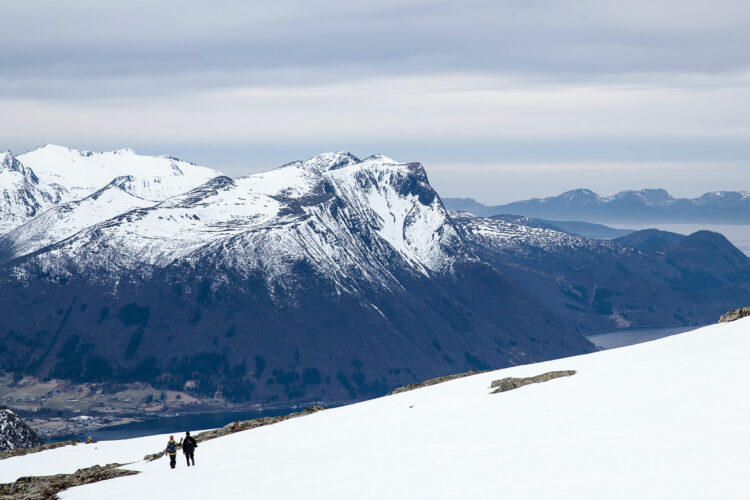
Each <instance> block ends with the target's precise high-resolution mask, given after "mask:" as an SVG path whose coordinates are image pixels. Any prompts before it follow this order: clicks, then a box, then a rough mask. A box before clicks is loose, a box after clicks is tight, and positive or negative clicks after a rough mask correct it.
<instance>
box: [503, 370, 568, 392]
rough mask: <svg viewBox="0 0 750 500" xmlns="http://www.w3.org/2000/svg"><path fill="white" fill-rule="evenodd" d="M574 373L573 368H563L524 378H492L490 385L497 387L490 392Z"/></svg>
mask: <svg viewBox="0 0 750 500" xmlns="http://www.w3.org/2000/svg"><path fill="white" fill-rule="evenodd" d="M575 374H576V371H575V370H564V371H557V372H547V373H543V374H541V375H537V376H535V377H525V378H513V377H508V378H503V379H500V380H494V381H493V382H492V385H491V386H490V387H492V388H497V389H495V390H494V391H492V393H491V394H497V393H498V392H505V391H510V390H513V389H518V388H519V387H523V386H525V385H529V384H538V383H540V382H547V381H548V380H552V379H554V378H560V377H570V376H571V375H575Z"/></svg>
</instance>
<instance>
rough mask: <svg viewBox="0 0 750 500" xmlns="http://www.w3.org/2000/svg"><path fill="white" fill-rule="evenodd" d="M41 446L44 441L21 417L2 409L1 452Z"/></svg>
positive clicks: (0, 414)
mask: <svg viewBox="0 0 750 500" xmlns="http://www.w3.org/2000/svg"><path fill="white" fill-rule="evenodd" d="M41 444H42V439H41V438H40V437H39V436H38V435H37V433H36V432H34V429H32V428H31V427H29V426H28V425H26V422H24V421H23V420H21V417H19V416H18V415H16V414H15V413H13V412H12V411H11V410H9V409H8V408H0V451H5V450H12V449H14V448H28V447H32V446H39V445H41Z"/></svg>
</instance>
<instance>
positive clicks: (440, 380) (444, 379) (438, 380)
mask: <svg viewBox="0 0 750 500" xmlns="http://www.w3.org/2000/svg"><path fill="white" fill-rule="evenodd" d="M486 371H487V370H471V371H468V372H463V373H455V374H453V375H446V376H444V377H435V378H431V379H427V380H425V381H424V382H419V383H418V384H409V385H404V386H402V387H397V388H396V389H394V390H392V391H391V392H389V393H388V394H387V396H390V395H392V394H398V393H399V392H406V391H413V390H414V389H419V388H421V387H428V386H430V385H435V384H442V383H443V382H448V381H450V380H455V379H457V378H463V377H468V376H470V375H476V374H477V373H484V372H486Z"/></svg>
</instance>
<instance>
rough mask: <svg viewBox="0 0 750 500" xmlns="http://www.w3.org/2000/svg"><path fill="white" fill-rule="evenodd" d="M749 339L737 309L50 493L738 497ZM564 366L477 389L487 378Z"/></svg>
mask: <svg viewBox="0 0 750 500" xmlns="http://www.w3.org/2000/svg"><path fill="white" fill-rule="evenodd" d="M749 349H750V318H747V319H742V320H738V321H736V322H733V323H722V324H718V325H712V326H709V327H705V328H701V329H698V330H694V331H691V332H687V333H684V334H680V335H675V336H673V337H668V338H664V339H660V340H657V341H653V342H648V343H644V344H639V345H635V346H630V347H625V348H621V349H614V350H610V351H601V352H598V353H594V354H589V355H584V356H578V357H572V358H567V359H560V360H555V361H549V362H545V363H538V364H533V365H526V366H518V367H514V368H508V369H504V370H498V371H494V372H488V373H484V374H480V375H476V376H472V377H466V378H463V379H459V380H455V381H452V382H447V383H444V384H439V385H435V386H431V387H427V388H423V389H419V390H415V391H410V392H405V393H401V394H397V395H395V396H388V397H384V398H379V399H375V400H371V401H366V402H363V403H359V404H355V405H351V406H346V407H342V408H337V409H331V410H326V411H323V412H319V413H316V414H313V415H310V416H307V417H302V418H297V419H292V420H289V421H286V422H282V423H279V424H275V425H272V426H267V427H261V428H257V429H254V430H250V431H244V432H241V433H237V434H233V435H230V436H226V437H223V438H219V439H215V440H212V441H207V442H204V443H201V444H200V446H199V448H198V450H197V452H196V464H197V466H196V467H194V468H193V467H190V468H187V467H185V466H184V462H183V460H182V458H183V457H182V456H179V457H178V458H179V459H180V460H178V468H177V469H176V470H170V469H169V466H168V460H167V459H166V458H162V459H160V460H157V461H156V462H150V463H146V462H136V463H134V464H131V465H129V466H128V468H130V469H134V470H138V471H142V473H141V474H139V475H137V476H131V477H124V478H118V479H115V480H112V481H106V482H102V483H96V484H92V485H87V486H82V487H77V488H73V489H71V490H68V491H66V492H63V493H62V494H61V495H60V496H61V498H63V499H80V500H83V499H101V498H111V499H118V498H123V499H131V498H139V499H143V500H145V499H148V498H163V497H164V495H165V492H170V493H169V494H174V495H179V496H180V498H187V499H192V498H195V499H205V498H210V497H220V498H248V497H252V498H263V499H276V498H279V499H281V498H284V499H288V498H331V499H338V498H341V499H351V498H358V499H359V498H372V499H382V498H404V499H415V498H417V499H422V498H423V499H466V498H482V499H484V498H488V499H489V498H524V499H537V498H538V499H549V498H570V499H596V500H600V499H601V498H608V499H613V498H614V499H618V498H623V499H624V498H627V499H633V498H679V499H690V498H701V499H705V498H744V497H745V496H746V494H747V486H748V479H747V470H748V468H749V467H750V453H748V450H749V449H750V433H748V432H747V425H748V424H747V418H748V414H750V400H749V399H748V398H747V397H746V395H747V393H748V391H750V364H748V363H747V361H746V353H747V351H748V350H749ZM571 369H572V370H577V371H578V373H577V374H576V375H574V376H572V377H565V378H559V379H555V380H552V381H549V382H545V383H542V384H535V385H530V386H526V387H522V388H520V389H516V390H513V391H509V392H505V393H501V394H490V384H491V382H492V381H493V380H497V379H500V378H503V377H508V376H515V377H524V376H533V375H537V374H541V373H544V372H547V371H551V370H571ZM183 431H184V429H175V435H177V434H178V433H180V434H181V433H182V432H183ZM165 444H166V436H158V437H150V438H139V439H134V440H127V441H118V442H110V443H99V444H98V445H79V446H77V447H74V448H63V449H59V450H53V451H49V452H43V453H41V454H36V455H29V456H26V457H18V458H11V459H8V460H5V461H3V462H2V467H0V474H2V475H1V476H0V481H9V480H12V479H14V478H17V477H20V476H24V475H31V474H51V473H53V472H69V471H72V470H73V469H75V468H77V467H84V466H90V465H92V464H95V463H102V464H103V463H107V462H113V461H118V462H128V461H131V460H135V459H137V458H139V457H141V456H143V455H145V454H147V453H151V452H154V451H157V450H160V449H162V448H163V447H164V446H165ZM92 446H93V447H92ZM94 447H98V449H97V448H94ZM186 485H189V487H186Z"/></svg>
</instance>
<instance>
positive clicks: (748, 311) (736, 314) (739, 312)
mask: <svg viewBox="0 0 750 500" xmlns="http://www.w3.org/2000/svg"><path fill="white" fill-rule="evenodd" d="M746 316H750V307H740V308H738V309H732V310H731V311H729V312H727V313H725V314H722V315H721V317H720V318H719V323H729V322H730V321H736V320H738V319H740V318H744V317H746Z"/></svg>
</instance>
